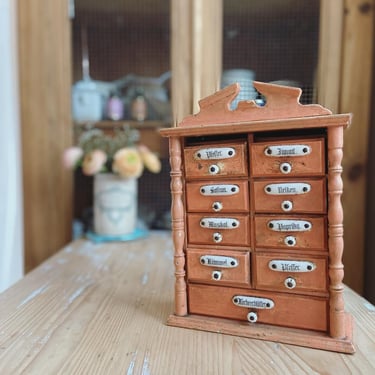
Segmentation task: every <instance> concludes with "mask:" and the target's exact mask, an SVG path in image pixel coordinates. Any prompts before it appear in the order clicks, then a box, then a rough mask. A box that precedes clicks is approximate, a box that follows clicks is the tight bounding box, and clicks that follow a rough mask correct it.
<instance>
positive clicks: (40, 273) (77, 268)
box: [0, 231, 375, 375]
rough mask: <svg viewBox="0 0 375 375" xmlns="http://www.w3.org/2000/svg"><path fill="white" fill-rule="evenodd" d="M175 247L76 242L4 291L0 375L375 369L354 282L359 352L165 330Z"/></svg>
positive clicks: (369, 311) (350, 296) (370, 318)
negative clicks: (335, 350)
mask: <svg viewBox="0 0 375 375" xmlns="http://www.w3.org/2000/svg"><path fill="white" fill-rule="evenodd" d="M172 246H173V244H172V240H171V235H170V232H168V231H152V232H150V234H149V236H148V237H147V238H146V239H141V240H137V241H133V242H125V243H105V244H93V243H91V242H89V241H87V240H78V241H75V242H73V243H71V244H69V245H68V246H66V247H65V248H63V249H62V250H61V251H60V252H59V253H57V254H56V255H55V256H53V257H52V258H50V259H49V260H48V261H46V262H45V263H43V264H42V265H41V266H39V267H38V268H37V269H35V270H34V271H32V272H31V273H29V274H28V275H27V276H26V277H24V278H23V279H22V280H21V281H20V282H18V283H17V284H16V285H14V286H13V287H11V288H10V289H8V290H7V291H5V292H4V293H2V294H0V374H2V375H15V374H21V373H22V374H38V375H48V374H53V375H55V374H64V375H65V374H69V375H72V374H90V375H92V374H106V375H107V374H115V375H117V374H125V375H132V374H144V375H155V374H161V375H174V374H179V375H183V374H189V375H191V374H202V375H208V374H214V375H217V374H218V375H220V374H222V375H227V374H267V375H269V374H340V375H344V374H361V375H363V374H375V307H374V306H373V305H371V304H370V303H369V302H367V301H366V300H365V299H363V298H362V297H360V296H358V295H357V294H356V293H354V292H353V291H351V290H350V289H348V288H347V289H346V290H345V301H346V310H347V311H349V312H351V313H352V314H353V315H354V319H355V328H354V329H355V331H354V343H355V345H356V349H357V352H356V353H355V354H354V355H350V354H338V353H333V352H325V351H321V350H316V349H307V348H302V347H296V346H291V345H283V344H278V343H272V342H266V341H259V340H252V339H246V338H240V337H234V336H228V335H222V334H216V333H210V332H202V331H194V330H188V329H183V328H176V327H170V326H167V325H166V324H165V322H166V320H167V318H168V316H169V314H170V313H171V312H173V295H174V292H173V285H174V277H173V271H174V269H173V258H172V254H173V251H172ZM349 266H350V265H349Z"/></svg>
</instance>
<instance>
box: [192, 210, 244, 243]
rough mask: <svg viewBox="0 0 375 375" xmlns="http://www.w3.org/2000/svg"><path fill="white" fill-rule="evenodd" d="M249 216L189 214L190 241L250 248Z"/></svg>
mask: <svg viewBox="0 0 375 375" xmlns="http://www.w3.org/2000/svg"><path fill="white" fill-rule="evenodd" d="M249 221H250V220H249V216H248V215H231V214H228V215H216V214H215V215H212V216H210V215H203V214H188V217H187V222H188V241H189V243H191V244H202V245H234V246H249V243H250V236H249V233H250V226H249Z"/></svg>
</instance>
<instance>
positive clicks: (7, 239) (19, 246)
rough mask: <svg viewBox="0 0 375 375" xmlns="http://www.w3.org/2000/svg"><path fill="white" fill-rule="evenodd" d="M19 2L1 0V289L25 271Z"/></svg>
mask: <svg viewBox="0 0 375 375" xmlns="http://www.w3.org/2000/svg"><path fill="white" fill-rule="evenodd" d="M16 3H17V2H16V1H15V0H0V51H1V56H0V291H3V290H4V289H6V288H8V287H9V286H10V285H11V284H12V283H14V282H15V281H17V280H18V279H19V278H20V277H22V275H23V213H22V206H23V205H22V180H21V178H22V169H21V139H20V116H19V100H18V62H17V27H16V19H17V18H16V15H17V13H16Z"/></svg>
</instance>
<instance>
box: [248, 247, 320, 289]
mask: <svg viewBox="0 0 375 375" xmlns="http://www.w3.org/2000/svg"><path fill="white" fill-rule="evenodd" d="M254 259H255V269H256V288H257V289H269V290H275V291H282V292H287V291H288V292H291V293H298V292H299V293H301V292H302V293H308V292H309V291H310V292H320V293H326V292H327V257H325V256H322V257H310V256H309V257H300V256H297V255H293V256H292V255H283V254H280V253H279V254H269V253H267V254H261V253H257V254H256V256H255V257H254Z"/></svg>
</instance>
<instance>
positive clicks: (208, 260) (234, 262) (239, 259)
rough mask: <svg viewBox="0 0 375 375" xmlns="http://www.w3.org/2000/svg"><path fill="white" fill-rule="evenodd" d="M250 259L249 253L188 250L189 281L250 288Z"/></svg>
mask: <svg viewBox="0 0 375 375" xmlns="http://www.w3.org/2000/svg"><path fill="white" fill-rule="evenodd" d="M249 259H250V257H249V253H248V252H245V251H229V250H228V251H220V250H204V249H188V250H187V270H188V279H189V281H194V282H204V283H214V284H218V285H219V284H224V285H225V284H237V285H243V286H249V284H250V260H249Z"/></svg>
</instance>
